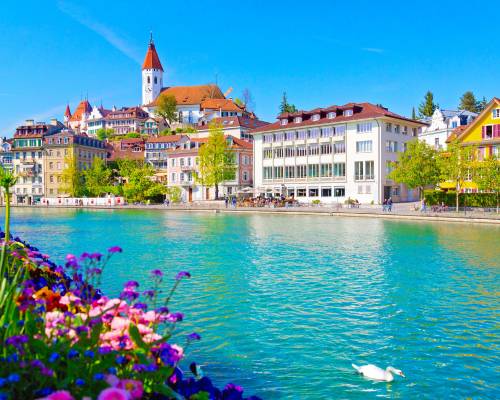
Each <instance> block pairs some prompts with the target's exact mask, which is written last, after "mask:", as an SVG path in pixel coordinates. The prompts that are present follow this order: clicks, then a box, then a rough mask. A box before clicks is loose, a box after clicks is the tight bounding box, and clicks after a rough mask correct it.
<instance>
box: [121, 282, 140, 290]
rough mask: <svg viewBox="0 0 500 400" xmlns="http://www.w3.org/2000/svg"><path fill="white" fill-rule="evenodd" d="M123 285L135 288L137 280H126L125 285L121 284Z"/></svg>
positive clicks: (137, 283)
mask: <svg viewBox="0 0 500 400" xmlns="http://www.w3.org/2000/svg"><path fill="white" fill-rule="evenodd" d="M123 287H124V288H125V289H133V288H137V287H139V282H137V281H128V282H127V283H125V285H123Z"/></svg>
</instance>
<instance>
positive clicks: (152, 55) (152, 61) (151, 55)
mask: <svg viewBox="0 0 500 400" xmlns="http://www.w3.org/2000/svg"><path fill="white" fill-rule="evenodd" d="M142 69H159V70H160V71H163V67H162V66H161V62H160V57H158V53H157V52H156V48H155V45H154V43H153V42H150V43H149V46H148V51H147V52H146V57H145V58H144V62H143V63H142Z"/></svg>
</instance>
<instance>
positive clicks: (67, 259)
mask: <svg viewBox="0 0 500 400" xmlns="http://www.w3.org/2000/svg"><path fill="white" fill-rule="evenodd" d="M66 261H67V262H72V261H76V256H75V255H74V254H68V255H67V256H66Z"/></svg>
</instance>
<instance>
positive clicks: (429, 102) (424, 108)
mask: <svg viewBox="0 0 500 400" xmlns="http://www.w3.org/2000/svg"><path fill="white" fill-rule="evenodd" d="M438 107H439V106H438V105H437V104H436V103H434V95H433V94H432V92H431V91H430V90H429V91H427V93H426V94H425V97H424V101H423V102H422V103H420V105H419V106H418V113H419V115H420V117H432V114H434V111H435V110H436V108H438Z"/></svg>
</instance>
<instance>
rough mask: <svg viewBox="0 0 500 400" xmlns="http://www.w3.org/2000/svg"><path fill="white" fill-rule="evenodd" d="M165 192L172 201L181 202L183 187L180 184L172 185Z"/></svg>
mask: <svg viewBox="0 0 500 400" xmlns="http://www.w3.org/2000/svg"><path fill="white" fill-rule="evenodd" d="M165 194H166V195H168V198H169V199H170V201H171V202H172V203H179V202H180V201H181V188H180V187H179V186H170V187H168V188H167V189H166V191H165Z"/></svg>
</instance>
